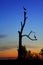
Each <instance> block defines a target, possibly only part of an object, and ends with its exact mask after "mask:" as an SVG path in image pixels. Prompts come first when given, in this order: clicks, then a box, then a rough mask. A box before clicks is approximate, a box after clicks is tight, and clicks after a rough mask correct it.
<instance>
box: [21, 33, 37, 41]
mask: <svg viewBox="0 0 43 65" xmlns="http://www.w3.org/2000/svg"><path fill="white" fill-rule="evenodd" d="M24 36H26V37H27V38H29V39H30V40H32V41H34V40H37V39H36V38H34V39H32V38H30V37H29V35H26V34H25V35H22V37H24Z"/></svg>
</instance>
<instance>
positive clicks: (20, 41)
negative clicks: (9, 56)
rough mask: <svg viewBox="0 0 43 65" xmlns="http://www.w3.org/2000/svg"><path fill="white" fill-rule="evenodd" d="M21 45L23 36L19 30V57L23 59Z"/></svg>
mask: <svg viewBox="0 0 43 65" xmlns="http://www.w3.org/2000/svg"><path fill="white" fill-rule="evenodd" d="M21 46H22V36H21V32H19V50H18V58H19V59H21Z"/></svg>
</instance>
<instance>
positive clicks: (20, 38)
mask: <svg viewBox="0 0 43 65" xmlns="http://www.w3.org/2000/svg"><path fill="white" fill-rule="evenodd" d="M26 19H27V17H26V8H24V22H23V23H22V22H21V31H18V33H19V51H18V58H19V59H21V47H22V37H25V36H26V37H27V38H29V39H30V40H32V41H34V40H37V39H36V36H35V35H34V39H32V38H31V37H30V34H31V33H33V31H30V33H29V34H28V35H27V34H24V35H22V33H23V29H24V26H25V24H26Z"/></svg>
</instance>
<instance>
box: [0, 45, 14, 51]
mask: <svg viewBox="0 0 43 65" xmlns="http://www.w3.org/2000/svg"><path fill="white" fill-rule="evenodd" d="M12 48H15V47H14V46H2V47H0V51H5V50H8V49H12Z"/></svg>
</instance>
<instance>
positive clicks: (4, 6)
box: [0, 0, 43, 47]
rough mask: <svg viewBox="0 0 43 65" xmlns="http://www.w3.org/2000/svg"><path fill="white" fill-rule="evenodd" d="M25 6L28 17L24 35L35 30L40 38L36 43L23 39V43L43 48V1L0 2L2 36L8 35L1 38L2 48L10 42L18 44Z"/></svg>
mask: <svg viewBox="0 0 43 65" xmlns="http://www.w3.org/2000/svg"><path fill="white" fill-rule="evenodd" d="M23 6H24V7H25V8H26V9H27V16H28V19H27V21H26V25H25V28H24V31H23V34H24V33H25V34H28V33H29V32H30V31H31V30H33V31H35V32H36V35H37V37H38V41H35V42H32V41H30V40H28V39H27V38H23V43H24V44H25V45H27V46H28V45H34V46H38V47H43V0H0V35H7V37H5V38H0V44H1V43H2V44H1V46H2V45H4V44H7V43H9V42H11V43H12V42H13V43H14V44H15V43H17V44H18V30H20V22H21V21H22V22H23V17H24V16H23V11H24V10H23ZM28 43H30V44H28ZM36 43H37V44H36Z"/></svg>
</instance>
